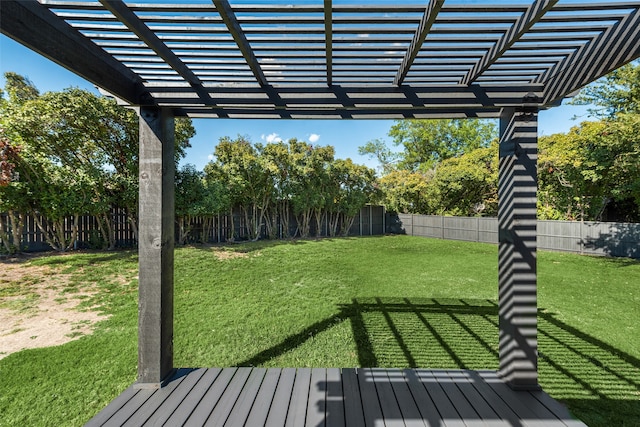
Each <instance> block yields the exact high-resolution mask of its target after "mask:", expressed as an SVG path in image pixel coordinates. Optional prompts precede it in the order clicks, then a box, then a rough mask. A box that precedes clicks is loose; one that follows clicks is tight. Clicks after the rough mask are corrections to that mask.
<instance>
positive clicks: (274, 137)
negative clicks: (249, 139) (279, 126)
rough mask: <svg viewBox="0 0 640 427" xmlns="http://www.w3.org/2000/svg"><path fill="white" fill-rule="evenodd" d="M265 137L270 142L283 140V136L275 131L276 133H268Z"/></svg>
mask: <svg viewBox="0 0 640 427" xmlns="http://www.w3.org/2000/svg"><path fill="white" fill-rule="evenodd" d="M265 139H266V140H267V142H268V143H272V142H282V138H280V135H278V134H277V133H275V132H274V133H270V134H269V135H267V136H266V138H265Z"/></svg>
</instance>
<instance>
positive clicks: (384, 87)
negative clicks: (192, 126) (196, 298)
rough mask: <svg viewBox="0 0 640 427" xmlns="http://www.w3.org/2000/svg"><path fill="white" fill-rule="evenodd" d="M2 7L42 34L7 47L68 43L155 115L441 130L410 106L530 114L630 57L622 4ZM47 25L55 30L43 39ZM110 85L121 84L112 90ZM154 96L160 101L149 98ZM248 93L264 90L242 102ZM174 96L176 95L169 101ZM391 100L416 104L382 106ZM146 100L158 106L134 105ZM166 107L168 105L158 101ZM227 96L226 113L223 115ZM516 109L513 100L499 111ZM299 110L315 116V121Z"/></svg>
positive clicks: (541, 0) (103, 80)
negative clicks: (501, 96)
mask: <svg viewBox="0 0 640 427" xmlns="http://www.w3.org/2000/svg"><path fill="white" fill-rule="evenodd" d="M5 3H6V5H5V4H4V3H3V9H4V10H10V9H12V8H17V9H19V10H20V11H21V12H20V13H21V14H22V15H23V16H26V17H25V19H28V20H30V19H33V20H36V19H38V15H39V14H40V15H42V14H44V13H46V15H45V16H46V17H47V21H48V23H47V24H46V25H42V26H40V25H38V26H37V28H36V29H35V31H34V32H33V34H30V35H29V34H19V30H15V31H13V30H11V31H10V29H11V27H12V23H9V22H8V19H7V23H6V25H4V24H3V31H5V32H6V33H7V34H9V35H13V36H14V37H15V38H17V39H18V40H19V41H22V42H24V43H25V44H27V45H29V46H33V47H35V46H36V45H38V44H43V43H42V42H40V43H38V42H37V40H45V39H46V40H50V42H49V43H50V44H53V43H57V42H58V41H59V40H61V39H60V36H56V35H54V33H55V34H63V35H64V37H65V38H66V41H65V42H64V43H62V42H60V43H57V47H54V48H52V47H49V48H48V49H49V50H50V51H62V50H64V49H63V46H64V45H65V44H66V45H68V44H69V43H71V44H73V45H76V46H80V47H81V49H84V50H85V52H87V51H91V53H90V54H88V55H87V54H84V55H83V56H84V57H85V58H91V57H93V58H98V60H97V61H93V60H92V62H93V63H94V64H100V67H97V65H96V66H94V67H93V68H103V69H104V70H110V71H108V72H100V71H98V70H91V72H89V68H90V67H89V66H86V67H80V68H81V70H80V72H81V73H83V77H85V78H87V79H88V80H90V81H92V82H94V83H95V84H96V85H98V86H101V87H103V88H104V89H105V90H107V91H109V92H110V93H113V94H114V95H115V96H116V97H118V98H120V99H123V100H125V101H126V102H130V103H133V104H145V105H158V106H160V107H165V108H171V109H173V112H174V114H176V115H187V116H192V117H196V116H197V117H203V116H205V117H206V116H209V117H251V116H252V115H253V116H254V117H274V116H279V117H298V116H303V117H307V118H313V117H316V118H328V117H358V118H360V117H379V116H381V115H385V114H387V115H388V116H389V117H393V118H398V117H407V118H411V117H441V116H443V115H445V116H446V115H447V114H449V113H450V109H449V108H448V107H447V106H443V105H438V102H431V98H427V100H426V102H424V103H423V104H418V103H416V102H413V101H412V100H415V99H417V100H420V101H422V100H423V99H424V97H421V96H420V95H419V93H420V92H421V91H423V90H424V88H425V87H426V88H448V89H451V90H453V91H454V92H456V93H465V94H466V95H468V96H470V97H476V96H477V94H479V93H480V94H485V93H489V92H490V91H491V90H490V89H487V88H490V87H495V86H501V85H502V86H514V85H515V86H517V87H520V88H526V87H528V86H530V85H532V84H535V85H537V84H539V85H542V89H541V91H542V93H540V94H539V99H540V100H541V102H540V104H539V107H540V108H546V107H548V106H553V105H555V104H557V102H558V101H559V100H561V99H562V97H563V96H565V95H566V94H569V93H573V92H574V91H575V90H576V89H578V88H580V87H582V86H584V85H585V84H587V83H589V81H591V80H593V79H595V78H597V77H599V76H601V75H603V74H605V73H606V72H607V71H610V70H612V69H615V68H616V67H618V66H620V65H622V64H624V63H626V62H629V61H631V60H633V59H635V58H637V57H638V56H639V55H640V52H639V51H640V48H638V43H635V44H634V42H635V41H637V35H635V33H633V28H632V24H633V22H631V21H629V19H631V18H630V17H631V15H632V14H633V13H634V11H637V9H638V4H637V2H635V1H632V0H627V1H598V2H595V1H584V2H580V3H575V2H564V1H557V0H536V1H533V0H532V1H531V2H514V3H513V4H506V3H504V2H496V3H492V2H482V3H472V4H466V3H465V2H463V1H461V0H437V1H436V0H432V1H430V2H428V4H427V5H426V6H425V4H424V3H423V2H420V3H417V2H416V3H415V4H413V3H412V2H410V3H409V4H394V3H393V2H390V3H389V4H379V3H374V4H363V3H360V2H357V1H355V0H354V1H353V2H340V3H339V4H335V3H334V2H332V1H330V0H326V1H325V0H317V1H314V2H310V3H304V4H286V3H284V2H282V1H274V2H273V3H260V4H252V3H251V2H250V1H245V0H240V1H233V2H230V1H228V0H212V1H211V3H206V2H205V3H200V2H198V3H196V2H194V3H188V2H181V3H175V4H172V3H164V2H163V3H156V2H154V1H150V0H144V1H140V2H136V3H125V2H123V1H113V2H112V1H107V0H104V1H102V2H94V1H91V2H89V1H73V0H70V1H69V0H48V1H42V2H38V1H36V0H29V1H26V2H5ZM15 3H20V5H19V6H18V5H16V4H15ZM47 9H48V10H47ZM25 13H26V14H27V15H25ZM4 15H7V14H6V13H5V14H4ZM40 20H42V18H40ZM624 22H630V25H623V23H624ZM634 22H635V21H634ZM47 25H48V26H49V27H51V26H52V25H53V26H54V27H55V28H58V29H62V28H64V30H62V31H60V30H52V31H46V27H47ZM621 26H622V27H624V28H623V29H622V30H620V31H617V32H615V30H614V29H616V28H621ZM40 27H42V28H44V29H40ZM34 28H35V27H34ZM5 29H6V30H5ZM619 34H623V35H624V37H623V38H622V39H621V38H620V37H619ZM616 40H617V41H616ZM619 40H627V41H628V42H627V45H628V48H627V49H626V54H624V55H617V56H612V55H605V59H604V60H602V61H600V60H598V64H599V65H598V67H589V66H587V67H585V66H584V64H585V61H590V60H591V59H593V57H594V56H597V55H599V54H598V52H610V51H616V50H619V49H621V48H622V47H620V46H616V44H620V43H624V42H620V41H619ZM595 45H597V46H598V48H594V47H593V46H595ZM82 46H84V47H82ZM40 51H44V49H43V48H42V46H41V47H40ZM43 53H45V54H47V53H46V52H43ZM65 55H67V57H68V56H69V55H70V53H65ZM47 56H48V57H51V58H53V59H54V60H56V61H58V62H59V63H61V64H62V65H63V66H65V67H67V68H76V66H75V64H79V63H81V62H80V60H81V59H80V58H73V59H66V60H65V59H64V57H63V56H60V57H57V55H55V54H47ZM84 61H85V62H88V61H87V60H86V59H84ZM577 63H580V64H582V65H581V66H579V67H578V66H576V65H575V64H577ZM594 68H597V69H594ZM565 70H566V71H565ZM569 70H574V71H572V72H570V71H569ZM96 71H97V72H96ZM575 71H577V73H576V72H575ZM558 73H561V74H562V75H563V76H564V77H559V76H558ZM574 74H575V75H578V76H580V77H579V78H578V77H575V76H574ZM118 75H120V76H124V77H125V78H124V79H117V81H116V79H115V78H114V76H118ZM162 86H164V87H165V88H166V89H167V90H161V89H159V88H161V87H162ZM247 86H250V87H255V88H262V90H261V91H258V92H256V96H253V95H252V94H249V95H247V90H246V89H247ZM175 87H181V89H180V91H179V93H176V91H175V90H174V88H175ZM318 88H320V89H321V92H322V93H325V94H326V93H329V95H328V97H327V96H325V95H322V96H320V97H315V99H313V100H310V101H308V102H290V101H289V100H287V99H286V96H287V92H286V91H287V90H290V89H294V90H296V91H299V92H300V93H317V92H316V89H318ZM353 88H357V89H364V90H367V91H369V90H370V89H371V88H378V89H379V92H378V93H377V95H379V96H377V98H378V99H381V100H384V102H381V103H380V102H379V103H374V104H372V103H369V102H360V100H359V99H358V97H357V96H356V97H355V98H354V97H351V96H348V97H345V96H342V95H341V94H344V93H351V92H352V89H353ZM394 88H400V89H401V90H400V91H399V92H400V93H405V94H416V95H415V96H413V95H412V96H410V97H406V96H402V95H400V96H397V97H396V98H392V97H389V96H388V93H389V91H394V90H396V89H394ZM151 92H153V93H154V94H157V95H153V96H150V97H147V99H145V96H147V95H145V93H151ZM371 92H372V93H376V92H375V90H372V91H371ZM536 92H540V90H536ZM167 93H171V94H170V95H169V96H165V95H162V94H167ZM229 96H230V97H231V98H234V99H233V100H232V101H229V99H228V98H229ZM372 97H375V95H372ZM308 98H311V97H308ZM325 98H328V102H326V103H325V104H324V105H321V104H322V103H321V102H319V100H320V99H325ZM454 99H457V98H454ZM478 99H483V100H482V101H478V102H476V103H470V104H465V105H464V106H462V110H463V111H462V114H461V115H462V116H464V117H498V116H499V110H500V109H501V108H503V107H505V106H506V105H505V103H503V102H493V99H492V97H491V95H490V94H489V95H486V96H485V95H483V96H482V97H481V98H478ZM266 100H268V101H266ZM520 101H521V100H518V99H515V98H514V99H513V102H514V103H513V104H511V106H517V105H519V102H520ZM341 102H342V103H341ZM178 104H179V105H178ZM305 105H313V108H312V109H311V110H315V113H314V112H313V111H310V109H308V108H305V107H304V106H305ZM269 108H273V110H271V111H267V110H268V109H269ZM438 108H441V111H437V110H438Z"/></svg>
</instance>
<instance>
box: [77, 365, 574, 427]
mask: <svg viewBox="0 0 640 427" xmlns="http://www.w3.org/2000/svg"><path fill="white" fill-rule="evenodd" d="M86 425H87V426H103V425H104V426H143V425H148V426H183V425H184V426H250V427H253V426H301V427H302V426H314V427H317V426H327V427H334V426H335V427H343V426H344V427H369V426H376V427H377V426H387V427H395V426H406V427H413V426H442V427H454V426H456V427H457V426H460V427H464V426H467V427H472V426H523V427H524V426H529V427H554V426H571V427H578V426H585V424H583V423H582V422H580V421H577V420H574V419H572V418H571V416H570V415H569V413H568V412H567V411H566V409H565V408H564V407H563V406H562V405H560V404H559V403H558V402H556V401H555V400H553V399H552V398H551V397H549V395H547V394H546V393H544V392H543V391H535V392H526V391H513V390H511V389H510V388H509V387H508V386H507V385H505V384H504V383H503V382H502V381H501V380H500V379H499V378H498V377H497V375H496V373H495V372H492V371H471V370H427V369H369V368H357V369H356V368H350V369H338V368H330V369H325V368H312V369H310V368H298V369H295V368H285V369H279V368H272V369H264V368H222V369H220V368H210V369H180V370H178V371H177V372H176V374H175V375H174V377H173V378H172V379H171V381H169V382H168V384H167V385H166V386H165V387H163V388H161V389H157V390H145V389H136V388H135V387H134V386H131V387H129V388H128V389H127V390H125V391H124V392H123V393H122V394H121V395H120V396H118V397H117V398H116V399H115V400H114V401H113V402H111V403H110V404H109V405H108V406H107V407H106V408H105V409H104V410H102V411H101V412H100V413H99V414H98V415H96V416H95V417H94V418H93V419H91V420H90V421H89V422H88V423H87V424H86Z"/></svg>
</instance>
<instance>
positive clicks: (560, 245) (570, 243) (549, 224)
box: [538, 221, 582, 253]
mask: <svg viewBox="0 0 640 427" xmlns="http://www.w3.org/2000/svg"><path fill="white" fill-rule="evenodd" d="M581 227H582V226H581V223H579V222H573V221H538V247H539V248H542V249H552V250H555V251H562V252H577V253H582V236H581Z"/></svg>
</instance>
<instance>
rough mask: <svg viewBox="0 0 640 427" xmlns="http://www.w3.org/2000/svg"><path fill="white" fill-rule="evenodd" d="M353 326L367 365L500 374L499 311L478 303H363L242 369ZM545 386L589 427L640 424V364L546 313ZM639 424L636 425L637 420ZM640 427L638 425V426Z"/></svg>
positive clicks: (542, 317) (541, 336)
mask: <svg viewBox="0 0 640 427" xmlns="http://www.w3.org/2000/svg"><path fill="white" fill-rule="evenodd" d="M345 321H349V322H350V324H351V329H352V332H353V336H354V341H355V343H356V347H357V354H358V360H359V365H360V366H361V367H396V368H402V367H410V368H444V369H493V370H496V369H497V366H498V350H497V349H498V306H497V303H496V302H495V301H491V300H476V299H416V298H411V299H409V298H359V299H354V300H352V302H351V303H350V304H343V305H341V306H340V307H339V310H338V312H337V313H336V314H335V315H333V316H331V317H329V318H326V319H324V320H322V321H319V322H316V323H314V324H312V325H310V326H308V327H307V328H305V329H304V330H302V331H300V332H298V333H296V334H294V335H291V336H289V337H288V338H287V339H285V340H284V341H282V342H281V343H279V344H277V345H275V346H273V347H271V348H269V349H266V350H264V351H262V352H260V353H258V354H256V355H255V356H253V357H252V358H250V359H247V360H244V361H242V362H240V363H238V364H237V366H257V365H261V364H263V363H266V362H268V361H269V360H271V359H273V358H275V357H278V356H280V355H282V354H284V353H286V352H288V351H291V350H294V349H295V348H297V347H298V346H300V345H302V344H303V343H305V342H306V341H307V340H309V339H310V337H312V336H314V335H317V334H319V333H321V332H323V331H327V330H329V329H330V328H332V327H333V326H335V325H337V324H340V323H342V322H345ZM538 343H539V345H538V347H539V375H540V384H541V385H542V387H543V388H544V390H545V391H546V392H547V393H549V394H550V395H551V396H552V397H554V398H556V399H558V400H560V401H562V402H564V403H565V404H567V406H568V407H569V409H570V410H571V411H572V412H573V413H574V415H575V416H577V417H578V418H580V419H582V420H584V421H585V422H587V424H589V425H602V426H605V425H634V424H633V423H634V422H637V420H640V360H639V359H638V358H636V357H634V356H632V355H630V354H627V353H625V352H623V351H621V350H619V349H616V348H614V347H613V346H611V345H609V344H607V343H605V342H603V341H602V340H599V339H597V338H595V337H592V336H590V335H589V334H587V333H584V332H582V331H580V330H578V329H576V328H574V327H572V326H571V325H568V324H566V323H564V322H562V321H560V320H559V319H557V318H556V317H555V316H554V314H553V313H548V312H546V311H545V310H543V309H541V310H540V311H539V313H538ZM632 420H636V421H632ZM636 425H637V424H636Z"/></svg>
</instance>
